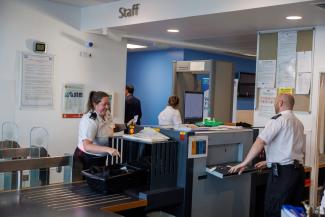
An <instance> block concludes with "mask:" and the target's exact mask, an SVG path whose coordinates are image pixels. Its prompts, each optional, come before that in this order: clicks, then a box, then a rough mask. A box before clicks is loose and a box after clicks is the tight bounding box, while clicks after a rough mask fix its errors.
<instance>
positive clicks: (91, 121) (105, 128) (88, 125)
mask: <svg viewBox="0 0 325 217" xmlns="http://www.w3.org/2000/svg"><path fill="white" fill-rule="evenodd" d="M91 114H92V112H91V111H89V112H88V113H87V114H85V115H83V116H82V118H81V120H80V124H79V137H78V148H79V149H80V150H82V151H83V152H85V153H87V154H91V155H96V156H105V155H106V153H103V154H94V153H89V152H86V151H85V149H84V146H83V140H85V139H88V140H90V141H91V142H92V143H94V144H97V145H103V146H104V145H106V146H107V145H108V137H111V136H113V133H114V131H113V130H114V127H115V125H114V123H113V121H112V118H111V116H110V113H109V112H107V115H106V117H105V120H104V119H103V118H102V117H101V116H100V115H98V114H97V113H96V112H95V114H96V115H93V116H91ZM94 116H96V117H94Z"/></svg>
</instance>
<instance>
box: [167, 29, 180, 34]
mask: <svg viewBox="0 0 325 217" xmlns="http://www.w3.org/2000/svg"><path fill="white" fill-rule="evenodd" d="M167 32H173V33H176V32H179V30H178V29H167Z"/></svg>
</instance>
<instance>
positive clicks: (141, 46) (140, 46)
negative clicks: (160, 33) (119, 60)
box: [126, 44, 148, 49]
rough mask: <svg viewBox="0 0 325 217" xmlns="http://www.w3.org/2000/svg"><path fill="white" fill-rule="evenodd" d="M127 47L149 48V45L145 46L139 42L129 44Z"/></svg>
mask: <svg viewBox="0 0 325 217" xmlns="http://www.w3.org/2000/svg"><path fill="white" fill-rule="evenodd" d="M126 47H127V48H128V49H140V48H147V47H148V46H143V45H138V44H127V45H126Z"/></svg>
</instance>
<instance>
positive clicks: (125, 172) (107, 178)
mask: <svg viewBox="0 0 325 217" xmlns="http://www.w3.org/2000/svg"><path fill="white" fill-rule="evenodd" d="M125 168H126V169H125ZM82 174H83V175H84V176H85V177H86V180H87V183H88V186H89V187H90V188H92V189H93V190H95V191H98V192H101V193H109V192H112V193H113V192H122V191H124V190H127V189H130V188H137V187H140V186H142V185H146V181H147V171H146V170H145V169H143V168H139V167H135V166H131V165H129V164H115V165H110V166H104V167H97V166H94V167H91V168H90V169H87V170H83V171H82Z"/></svg>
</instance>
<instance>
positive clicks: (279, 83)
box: [276, 31, 297, 88]
mask: <svg viewBox="0 0 325 217" xmlns="http://www.w3.org/2000/svg"><path fill="white" fill-rule="evenodd" d="M296 48H297V31H285V32H279V33H278V58H277V73H276V87H278V88H279V87H292V88H294V87H295V81H296V55H297V54H296Z"/></svg>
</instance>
